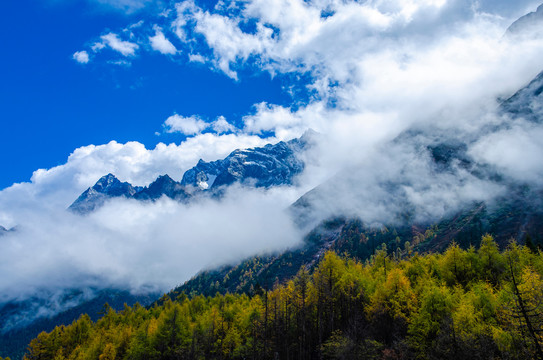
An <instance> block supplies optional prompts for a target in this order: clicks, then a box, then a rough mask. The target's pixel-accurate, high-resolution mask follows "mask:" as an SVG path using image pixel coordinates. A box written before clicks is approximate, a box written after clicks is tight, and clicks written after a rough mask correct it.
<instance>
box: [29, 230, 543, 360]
mask: <svg viewBox="0 0 543 360" xmlns="http://www.w3.org/2000/svg"><path fill="white" fill-rule="evenodd" d="M542 275H543V255H542V253H541V252H540V251H537V250H534V249H529V248H528V247H525V246H519V245H517V244H516V243H511V244H510V245H509V246H508V248H507V249H506V250H505V251H503V252H500V251H499V249H498V246H497V245H496V243H495V242H494V240H493V238H492V237H491V236H485V237H483V239H482V241H481V246H480V248H479V249H475V248H473V247H471V248H469V249H467V250H463V249H461V248H460V247H459V246H457V245H456V244H452V245H451V246H450V247H449V248H448V249H447V251H445V252H444V253H443V254H428V255H419V254H416V253H413V254H411V255H410V256H408V257H404V258H403V259H401V258H398V257H394V256H389V253H388V252H387V251H386V249H385V248H381V249H379V250H378V251H376V253H375V255H374V256H372V257H371V258H370V259H369V260H367V261H366V262H365V263H362V262H359V261H356V260H353V259H350V258H348V257H342V256H338V255H337V254H335V253H333V252H328V253H326V254H325V255H324V256H323V258H322V259H321V260H320V262H319V264H318V266H317V267H315V268H314V271H313V272H312V273H308V271H306V270H305V268H302V269H300V271H299V272H298V274H297V275H296V276H295V277H294V278H293V279H292V280H290V281H288V282H286V283H284V284H277V285H276V286H274V288H273V289H270V290H267V289H263V288H257V289H255V294H254V295H252V296H248V295H246V294H226V295H219V294H217V295H216V296H214V297H204V296H201V295H200V296H193V297H191V298H188V297H187V296H186V295H185V294H181V295H180V296H178V297H177V298H176V299H169V298H164V299H162V303H161V305H155V306H154V307H152V308H148V309H147V308H144V307H141V306H138V305H136V306H134V307H132V308H130V307H128V306H127V307H126V308H125V309H124V310H123V311H120V312H115V311H114V310H112V309H111V308H108V307H105V308H104V315H103V317H102V318H101V319H99V320H98V321H97V322H96V323H93V322H92V321H91V320H90V318H89V317H88V316H85V315H84V316H82V317H81V318H79V319H78V320H77V321H74V322H73V323H72V324H71V325H69V326H59V327H57V328H55V329H54V330H53V331H52V332H50V333H45V332H44V333H41V334H40V335H39V336H38V337H37V338H36V339H34V340H33V341H32V342H31V343H30V346H29V351H28V353H27V355H26V356H25V358H26V359H29V360H34V359H36V360H37V359H55V360H62V359H99V360H107V359H165V360H168V359H293V360H295V359H300V360H303V359H542V360H543V354H542V352H541V345H542V343H543V313H542V311H541V310H542V309H541V303H542V301H543V280H542Z"/></svg>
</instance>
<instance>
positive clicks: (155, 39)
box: [149, 27, 177, 55]
mask: <svg viewBox="0 0 543 360" xmlns="http://www.w3.org/2000/svg"><path fill="white" fill-rule="evenodd" d="M149 41H150V42H151V47H152V48H153V50H156V51H158V52H160V53H161V54H170V55H173V54H175V53H176V52H177V49H176V48H175V46H174V45H173V44H172V43H171V42H170V40H168V39H166V37H165V36H164V33H163V32H162V30H161V29H160V28H159V27H155V35H154V36H151V37H149Z"/></svg>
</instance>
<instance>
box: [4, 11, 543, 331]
mask: <svg viewBox="0 0 543 360" xmlns="http://www.w3.org/2000/svg"><path fill="white" fill-rule="evenodd" d="M521 3H522V4H521V5H522V6H521V5H519V4H520V3H516V5H514V4H512V3H510V2H500V4H499V5H501V6H500V7H497V9H498V8H499V10H496V11H495V12H492V11H491V10H492V6H490V5H492V4H490V5H489V3H487V2H484V1H483V2H481V4H479V6H480V7H477V6H471V5H473V4H471V2H469V1H452V0H451V1H442V2H436V1H422V2H420V3H417V4H414V5H413V6H412V7H406V6H404V5H405V4H403V3H400V2H395V1H390V2H387V1H385V2H375V3H371V4H370V3H367V4H362V3H355V2H352V3H351V2H349V3H343V2H342V3H339V2H337V3H336V2H331V3H327V2H317V1H310V2H298V1H294V2H281V3H280V4H275V5H276V6H278V9H275V8H273V6H272V5H270V4H267V3H265V2H260V1H248V2H246V3H244V4H242V6H241V5H240V7H239V8H235V9H234V8H228V7H227V6H226V5H225V4H222V2H221V4H222V5H221V4H218V5H217V7H215V8H213V9H207V8H204V7H201V6H200V5H198V3H196V2H192V1H187V2H183V3H180V4H178V5H177V6H176V7H175V8H172V11H171V12H169V13H167V14H166V13H165V14H166V16H164V17H163V18H161V19H159V20H157V21H165V22H169V23H168V24H162V25H168V26H163V27H161V28H164V29H166V28H169V26H170V25H171V24H175V29H176V31H177V34H181V35H180V36H182V37H187V39H191V40H190V41H186V42H183V44H188V43H190V44H193V45H192V46H194V48H193V49H190V50H191V51H192V50H194V53H192V52H191V54H192V55H193V58H195V59H196V58H197V59H199V61H202V62H203V63H204V64H206V66H209V67H210V68H212V69H213V70H214V71H216V72H218V73H219V74H222V75H221V76H228V77H230V78H232V79H236V80H239V79H241V80H240V81H241V83H242V82H243V79H242V77H243V74H244V72H243V71H249V70H251V69H258V71H259V72H262V73H269V74H272V75H273V74H282V75H285V74H287V75H288V79H290V80H289V81H293V82H296V81H298V80H299V79H300V78H304V79H309V80H306V81H307V82H308V83H304V84H301V85H300V84H298V83H295V84H290V85H292V86H291V87H288V86H287V87H285V91H290V92H291V93H292V94H296V93H297V92H300V91H303V92H304V93H305V94H308V95H307V98H308V99H309V100H307V101H305V102H304V101H299V102H297V101H294V100H293V104H292V105H291V106H287V105H278V104H268V103H259V104H255V106H254V108H253V110H254V111H253V112H252V113H250V114H247V115H245V116H243V117H242V118H241V119H240V122H239V124H238V126H239V127H234V126H233V125H231V124H229V123H226V124H225V120H224V119H222V120H223V121H220V119H219V120H211V122H210V123H209V124H206V123H205V122H204V121H203V120H201V119H199V118H195V117H181V116H179V115H178V116H175V115H172V117H173V120H175V121H173V120H171V121H169V122H168V121H166V122H165V124H164V128H166V129H168V130H167V131H171V132H175V131H179V132H182V131H184V133H183V136H185V137H186V139H185V140H183V141H182V142H181V143H179V144H169V145H166V144H163V143H159V144H158V145H157V146H156V147H155V148H154V149H146V148H145V146H143V145H142V144H140V143H136V142H129V143H125V144H121V143H117V142H115V141H112V142H110V143H108V144H104V145H88V146H84V147H81V148H78V149H75V150H74V152H73V153H72V154H71V155H70V156H69V158H68V159H67V161H66V163H65V164H61V165H59V166H57V167H54V168H51V169H40V170H37V171H36V172H35V173H34V174H33V176H32V179H31V181H30V182H27V183H20V184H14V185H13V186H11V187H9V188H7V189H4V190H2V191H0V223H1V224H2V225H3V226H5V227H7V228H12V227H14V226H17V231H9V232H8V231H6V230H5V229H4V228H0V236H1V240H0V244H1V245H2V251H0V274H1V275H2V276H0V305H2V306H5V304H9V306H12V308H13V309H23V310H24V311H22V312H20V313H16V311H14V312H12V313H10V312H5V314H7V315H5V316H6V319H7V318H8V317H9V320H8V321H5V322H4V323H5V324H13V325H16V324H18V323H19V322H18V320H17V319H19V318H21V316H22V317H25V318H27V320H28V315H27V314H30V313H32V314H35V315H36V316H37V317H40V316H41V317H43V318H47V317H48V316H52V315H53V314H58V313H60V312H62V311H64V310H67V309H68V308H70V307H73V306H76V305H77V304H78V303H80V302H81V301H87V300H91V298H92V296H90V295H89V296H88V297H84V296H79V295H78V296H74V297H73V298H72V297H70V296H71V295H70V294H71V293H72V292H75V293H77V291H81V294H87V293H86V292H85V291H86V290H87V289H96V291H100V290H103V289H114V290H115V291H121V292H128V293H131V294H132V295H137V294H142V293H143V294H145V293H155V292H163V291H168V290H170V289H172V288H174V287H176V286H178V285H181V284H183V283H184V282H185V281H187V280H189V279H190V278H191V277H192V276H194V275H195V274H197V273H198V272H199V271H202V270H203V269H207V270H209V269H227V270H212V271H216V272H215V273H213V275H212V276H211V277H213V280H214V281H213V283H215V282H216V281H219V280H221V281H222V279H224V278H225V275H226V274H228V273H229V272H230V271H232V269H235V268H236V267H238V266H240V263H239V262H240V261H242V260H244V259H254V256H255V255H259V254H260V256H262V257H263V258H266V259H267V260H266V261H262V262H261V263H260V265H259V266H261V268H259V269H258V271H260V270H262V269H263V268H265V269H264V270H262V272H260V273H259V276H260V275H262V276H261V280H262V281H264V280H263V279H264V277H265V276H266V277H267V279H268V280H269V282H271V283H273V281H274V280H275V277H274V274H276V273H278V272H281V271H283V273H284V275H285V277H284V278H287V277H288V276H287V275H289V274H291V272H292V271H294V272H295V271H297V270H298V269H299V265H307V264H311V263H314V262H316V261H317V260H318V258H319V256H320V254H322V253H323V251H325V250H326V249H336V250H338V251H343V250H345V251H347V250H348V251H350V252H352V253H353V254H355V255H356V256H359V257H367V256H371V254H372V252H373V250H374V249H372V247H375V246H378V245H379V244H381V243H386V244H396V238H397V237H398V238H400V243H401V244H402V246H403V244H404V243H405V241H409V242H411V243H412V242H413V240H414V238H417V239H419V240H420V238H421V236H422V238H425V236H426V235H425V234H426V230H428V229H431V232H430V233H429V234H430V235H431V236H429V237H428V238H425V241H422V240H421V241H420V243H418V244H417V245H416V246H418V247H417V248H416V249H417V250H419V251H436V250H441V249H443V248H444V247H446V245H447V244H448V243H450V242H451V241H453V240H455V239H457V240H459V241H460V242H462V245H465V246H469V244H470V241H472V240H471V239H477V238H478V237H479V238H480V236H479V233H480V232H483V231H488V232H494V233H495V234H494V235H496V236H497V238H499V241H500V244H503V243H504V242H505V241H506V239H507V238H510V237H514V238H516V239H518V240H519V241H521V242H522V241H524V240H525V238H526V235H527V234H531V235H532V236H533V237H534V238H536V237H537V236H540V235H541V234H540V231H541V228H540V226H539V225H538V224H540V223H541V221H540V220H541V219H542V216H541V201H540V200H541V193H542V192H541V190H542V188H543V182H542V181H541V179H543V163H542V162H541V159H542V158H543V145H542V143H541V139H542V138H543V126H542V124H543V122H542V121H541V119H542V115H543V113H542V105H541V104H542V101H543V97H542V96H543V95H542V91H541V90H542V86H543V84H542V83H543V75H542V73H541V70H542V66H543V65H542V64H541V58H543V41H542V40H541V38H538V37H535V38H534V37H533V36H531V35H530V34H533V33H534V31H536V30H537V29H535V30H534V27H532V25H526V24H532V23H533V21H536V20H533V19H539V15H538V14H539V13H540V12H541V7H539V8H538V10H537V12H535V13H533V14H532V15H527V17H524V18H521V19H519V20H518V21H516V22H515V18H514V17H513V15H511V14H510V13H509V12H507V11H505V10H503V9H504V8H507V9H509V10H510V9H511V8H514V9H515V13H518V12H520V11H521V10H523V9H525V8H528V7H530V9H531V7H533V6H532V5H533V4H532V2H529V1H523V2H521ZM526 19H529V20H526ZM537 21H539V20H537ZM511 23H513V25H512V26H511V27H510V30H509V32H514V33H515V34H526V35H527V36H521V37H514V38H512V37H510V36H505V37H504V36H503V34H504V33H505V32H506V31H507V30H506V29H507V28H508V27H509V25H510V24H511ZM247 24H255V26H254V29H252V28H251V29H249V30H248V29H247V28H248V27H249V25H247ZM154 25H157V24H154ZM162 25H161V26H162ZM145 26H147V25H141V27H134V28H133V29H131V30H130V31H133V32H134V34H137V32H138V31H149V29H147V28H145ZM157 26H158V25H157ZM157 29H158V27H157ZM218 29H223V30H221V31H219V30H218ZM224 29H227V30H228V31H225V30H224ZM153 31H156V30H153ZM119 33H120V32H119ZM528 35H530V36H528ZM100 39H101V38H100ZM133 39H138V37H137V36H136V35H134V37H133ZM99 41H105V40H103V39H102V40H99ZM125 41H128V40H125ZM134 41H136V40H134ZM100 44H102V43H100ZM194 44H198V46H199V47H197V46H196V45H194ZM102 45H103V46H104V47H106V46H109V47H110V43H103V44H102ZM227 45H228V46H227ZM141 49H142V50H141V51H144V50H143V49H144V46H143V45H142V46H141ZM110 50H111V51H116V50H114V49H112V48H111V49H110ZM185 50H189V49H185ZM88 51H89V52H90V51H91V50H88ZM180 53H182V52H180ZM186 53H189V52H186ZM102 54H103V53H98V52H97V53H95V54H94V55H93V61H94V60H95V59H98V58H99V57H100V56H102ZM121 55H122V54H121ZM196 55H199V57H195V56H196ZM174 56H175V55H172V57H174ZM96 61H98V60H96ZM255 71H256V70H255ZM287 75H285V76H287ZM300 88H303V89H300ZM169 119H170V118H169ZM211 128H217V129H219V130H213V131H215V132H212V131H211V130H209V129H211ZM225 129H226V130H225ZM307 129H315V131H317V132H318V133H319V134H320V135H319V136H314V135H311V133H310V134H309V135H305V136H302V134H303V133H304V132H305V131H306V130H307ZM307 136H310V137H312V138H313V137H314V138H315V140H314V142H312V143H311V146H307ZM106 174H107V175H106ZM166 174H167V175H166ZM85 189H87V190H85ZM78 196H79V197H78ZM74 200H75V201H74ZM67 208H69V209H70V210H71V211H66V209H67ZM82 214H84V216H81V215H82ZM434 226H437V228H434ZM385 229H387V230H389V231H385ZM392 229H395V232H396V234H395V235H394V231H393V230H392ZM2 234H3V235H2ZM353 234H354V235H353ZM355 235H356V236H355ZM434 235H435V236H434ZM353 239H356V241H355V240H353ZM432 239H433V240H435V241H434V242H432V241H430V240H432ZM353 244H355V245H356V246H355V245H353ZM359 245H360V246H359ZM413 246H415V245H413ZM389 249H390V247H389ZM394 249H396V248H394ZM20 259H25V261H20ZM292 259H295V260H296V261H291V260H292ZM246 261H250V260H246ZM243 264H247V263H243ZM288 264H290V265H288ZM241 267H243V265H241ZM296 267H298V269H295V268H296ZM238 269H239V267H238ZM252 270H254V269H252ZM258 271H257V272H258ZM234 273H236V272H233V273H231V274H234ZM239 273H241V272H238V273H236V274H239ZM204 274H205V273H204ZM264 275H265V276H264ZM208 280H209V279H208V278H205V277H199V278H196V280H194V281H193V282H192V283H191V284H192V285H194V283H199V284H200V285H198V286H196V285H194V286H192V285H191V284H189V285H190V286H187V287H186V288H187V289H189V290H190V289H193V290H194V289H199V291H201V290H202V288H203V287H205V286H207V285H209V284H210V283H211V282H209V281H208ZM268 280H266V281H268ZM231 282H232V283H227V284H226V285H224V286H223V288H222V289H221V290H224V289H226V290H232V289H234V290H235V289H237V288H238V287H240V286H241V287H240V289H242V288H243V289H242V290H243V291H250V285H251V284H249V283H247V284H241V283H240V282H237V281H234V280H232V281H231ZM245 285H247V288H244V286H245ZM47 299H68V300H69V301H64V300H63V301H59V302H58V304H57V303H55V304H52V303H48V301H47ZM72 299H73V301H72ZM3 309H6V308H5V307H4V308H3ZM28 309H31V310H28ZM36 309H37V310H36ZM21 324H22V323H21ZM25 324H26V323H25ZM10 326H11V325H10ZM21 326H22V325H21Z"/></svg>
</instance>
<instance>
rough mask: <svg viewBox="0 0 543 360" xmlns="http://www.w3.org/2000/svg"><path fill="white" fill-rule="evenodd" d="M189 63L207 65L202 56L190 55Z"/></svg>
mask: <svg viewBox="0 0 543 360" xmlns="http://www.w3.org/2000/svg"><path fill="white" fill-rule="evenodd" d="M189 61H190V62H195V63H202V64H205V62H206V58H205V57H204V56H202V55H200V54H189Z"/></svg>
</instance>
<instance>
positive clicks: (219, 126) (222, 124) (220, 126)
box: [211, 116, 237, 134]
mask: <svg viewBox="0 0 543 360" xmlns="http://www.w3.org/2000/svg"><path fill="white" fill-rule="evenodd" d="M211 127H212V128H213V131H215V132H216V133H217V134H222V133H227V132H236V130H237V128H236V127H235V126H233V125H232V124H230V123H229V122H228V121H226V118H225V117H224V116H219V117H218V118H217V120H215V121H214V122H213V123H212V124H211Z"/></svg>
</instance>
